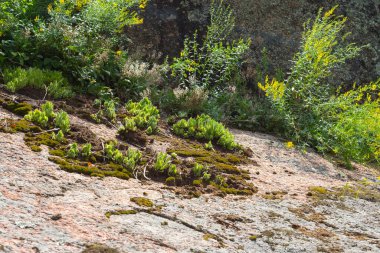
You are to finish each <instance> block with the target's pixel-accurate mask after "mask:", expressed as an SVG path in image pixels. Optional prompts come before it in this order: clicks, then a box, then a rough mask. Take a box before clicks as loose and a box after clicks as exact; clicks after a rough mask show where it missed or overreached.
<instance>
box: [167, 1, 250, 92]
mask: <svg viewBox="0 0 380 253" xmlns="http://www.w3.org/2000/svg"><path fill="white" fill-rule="evenodd" d="M210 15H211V24H210V25H209V26H208V27H207V34H206V39H205V40H204V41H203V43H202V44H201V45H200V44H199V43H198V35H197V32H195V34H194V36H193V38H192V39H189V38H186V39H185V42H184V49H183V50H182V51H181V54H180V57H178V58H174V61H173V63H172V64H171V66H170V68H171V71H172V76H174V77H177V78H178V80H179V82H180V83H181V85H183V86H186V87H194V86H206V87H208V88H212V87H217V88H223V87H224V86H225V85H227V84H228V83H229V82H230V81H231V80H232V79H233V78H234V77H235V76H236V75H238V74H239V69H240V64H241V63H242V56H243V54H244V53H245V52H246V51H247V50H248V49H249V46H250V43H251V42H250V41H249V40H243V39H240V40H238V41H235V40H234V41H232V42H228V41H227V38H228V36H229V35H230V34H231V32H232V30H233V28H234V26H235V17H234V15H233V13H232V10H231V8H230V7H226V6H225V5H224V2H223V0H220V1H219V0H217V1H213V2H212V4H211V8H210Z"/></svg>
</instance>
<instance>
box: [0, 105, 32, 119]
mask: <svg viewBox="0 0 380 253" xmlns="http://www.w3.org/2000/svg"><path fill="white" fill-rule="evenodd" d="M3 107H4V108H5V109H7V110H8V111H10V112H13V113H14V114H16V115H19V116H25V115H26V114H28V113H29V112H30V111H31V110H33V107H32V105H30V104H28V103H26V102H21V103H16V102H8V103H3Z"/></svg>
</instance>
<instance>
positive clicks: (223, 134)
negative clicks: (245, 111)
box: [173, 114, 238, 150]
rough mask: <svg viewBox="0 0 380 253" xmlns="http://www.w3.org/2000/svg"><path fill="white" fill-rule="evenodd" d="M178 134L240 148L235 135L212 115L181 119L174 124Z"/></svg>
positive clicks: (227, 146) (175, 131)
mask: <svg viewBox="0 0 380 253" xmlns="http://www.w3.org/2000/svg"><path fill="white" fill-rule="evenodd" d="M173 131H174V133H175V134H176V135H179V136H182V137H185V138H196V139H199V140H205V141H215V142H216V143H217V144H218V145H220V146H222V147H224V148H226V149H228V150H234V149H236V148H238V144H237V143H236V142H235V138H234V136H233V135H232V134H231V133H230V131H229V130H228V129H227V128H225V127H224V126H223V125H222V124H221V123H219V122H217V121H215V120H214V119H212V118H211V117H210V116H208V115H205V114H202V115H200V116H197V118H195V119H194V118H190V119H189V120H187V121H186V120H184V119H182V120H180V121H178V122H177V123H176V124H174V125H173Z"/></svg>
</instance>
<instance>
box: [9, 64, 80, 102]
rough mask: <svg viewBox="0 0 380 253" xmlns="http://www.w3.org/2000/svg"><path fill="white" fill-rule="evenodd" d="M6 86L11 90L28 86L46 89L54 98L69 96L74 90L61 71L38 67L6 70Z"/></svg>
mask: <svg viewBox="0 0 380 253" xmlns="http://www.w3.org/2000/svg"><path fill="white" fill-rule="evenodd" d="M4 82H5V88H6V89H7V90H9V91H11V92H16V91H19V90H21V89H23V88H26V87H31V88H36V89H40V90H46V91H47V94H48V95H49V96H51V97H53V98H68V97H71V96H73V92H72V90H71V88H70V86H69V85H68V82H67V80H66V79H65V78H64V77H63V76H62V73H61V72H58V71H50V70H42V69H38V68H28V69H22V68H15V69H6V70H5V71H4Z"/></svg>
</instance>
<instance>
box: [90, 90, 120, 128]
mask: <svg viewBox="0 0 380 253" xmlns="http://www.w3.org/2000/svg"><path fill="white" fill-rule="evenodd" d="M118 104H119V100H118V98H115V97H114V95H113V92H112V90H111V89H110V88H103V89H102V90H101V91H100V92H99V98H97V99H95V100H94V105H95V106H96V107H99V111H98V112H97V113H96V114H91V117H92V118H93V119H94V120H95V121H96V122H98V123H100V122H101V120H102V117H105V118H107V119H108V120H110V121H111V122H115V120H116V117H117V114H116V107H117V105H118Z"/></svg>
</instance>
